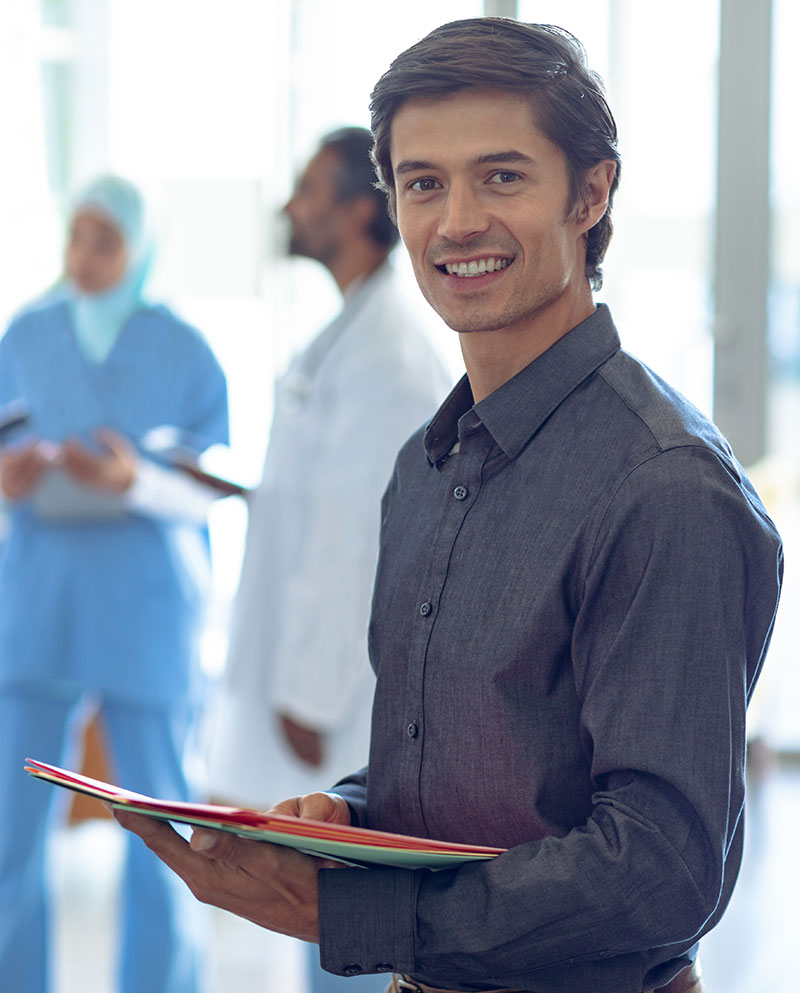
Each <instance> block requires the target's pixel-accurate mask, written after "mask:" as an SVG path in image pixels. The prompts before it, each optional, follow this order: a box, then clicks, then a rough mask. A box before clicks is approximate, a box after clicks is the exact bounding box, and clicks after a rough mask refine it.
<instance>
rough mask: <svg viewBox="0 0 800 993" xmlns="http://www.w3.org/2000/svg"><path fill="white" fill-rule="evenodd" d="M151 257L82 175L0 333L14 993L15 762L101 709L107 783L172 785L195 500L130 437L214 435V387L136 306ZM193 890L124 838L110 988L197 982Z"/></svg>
mask: <svg viewBox="0 0 800 993" xmlns="http://www.w3.org/2000/svg"><path fill="white" fill-rule="evenodd" d="M151 250H152V243H151V239H150V235H149V230H148V223H147V219H146V214H145V209H144V204H143V201H142V197H141V195H140V193H139V192H138V191H137V189H136V188H135V187H133V186H132V185H131V184H130V183H128V182H127V181H125V180H123V179H121V178H118V177H115V176H103V177H101V178H99V179H97V180H96V181H94V182H92V183H91V184H89V186H88V187H87V188H86V189H85V190H84V191H83V192H82V193H81V194H80V195H79V196H78V198H77V199H76V200H75V202H74V204H73V208H72V213H71V218H70V226H69V234H68V238H67V246H66V252H65V276H64V279H63V281H62V282H61V283H60V284H59V285H58V286H57V287H56V289H55V290H53V291H51V292H49V293H48V294H46V296H45V297H44V298H42V299H41V300H40V301H38V302H37V303H35V304H33V305H31V306H29V307H28V308H26V309H25V310H24V311H23V312H22V314H21V315H20V316H19V317H17V318H16V319H15V320H14V321H13V322H12V324H11V326H10V327H9V329H8V331H7V332H6V334H5V336H4V337H3V338H2V339H1V340H0V405H2V404H9V403H13V402H14V401H22V402H23V403H24V404H25V405H26V406H27V409H28V413H29V420H28V424H27V425H26V428H25V434H24V436H23V437H22V439H21V440H19V441H18V442H17V443H16V444H14V445H13V446H9V447H7V448H5V449H4V450H3V452H2V457H0V487H1V488H2V494H3V497H4V498H5V500H6V502H7V505H8V506H7V508H6V509H7V511H8V515H9V531H8V536H7V540H6V543H5V546H4V547H3V549H2V558H0V798H1V799H2V804H3V809H4V811H5V812H6V816H5V817H4V818H3V821H2V824H0V989H3V990H9V991H11V990H13V991H14V993H43V991H46V990H47V989H48V988H49V986H48V984H49V975H48V973H49V967H50V965H49V957H48V923H49V900H48V891H47V886H46V884H45V875H44V862H45V848H46V841H47V833H48V826H49V824H51V823H52V815H53V813H54V812H53V811H52V810H51V809H50V808H51V806H52V805H53V804H54V802H55V797H54V795H53V794H54V791H52V790H48V789H42V788H41V784H39V783H35V782H34V781H33V780H29V779H27V778H26V777H25V776H23V775H20V769H21V765H22V763H23V761H24V759H25V757H26V756H32V757H35V758H41V759H44V760H45V761H49V762H53V763H56V764H59V765H70V766H73V767H74V766H75V765H76V764H77V762H79V756H77V755H76V754H75V751H76V746H77V741H78V737H79V733H80V730H81V727H82V724H83V723H84V722H85V720H86V716H87V708H89V707H90V706H99V707H100V712H101V714H102V717H103V725H104V727H105V729H106V732H107V737H108V744H109V750H110V757H111V763H112V768H113V775H114V778H115V780H116V781H117V782H119V783H121V784H123V785H124V786H126V787H128V788H130V789H133V790H136V791H139V792H143V793H148V794H155V795H163V796H170V797H176V798H178V797H185V798H188V788H187V782H186V778H185V776H184V772H183V752H184V746H185V742H186V736H187V731H188V728H189V724H190V718H191V716H192V709H193V706H194V704H195V702H196V698H197V690H198V688H199V681H198V679H197V674H196V669H195V662H196V648H197V644H196V643H197V637H198V633H199V632H198V628H199V623H200V620H201V615H202V610H203V605H204V598H205V594H206V588H207V585H208V572H209V562H208V543H207V534H206V530H205V513H206V510H207V508H208V506H209V504H210V502H211V499H212V496H211V494H210V491H206V490H205V489H204V488H203V487H201V486H200V485H199V484H198V483H196V482H195V481H193V480H190V479H188V478H187V477H185V476H184V475H182V474H180V473H178V472H177V471H176V470H173V469H170V468H167V467H164V466H161V465H158V464H156V463H155V462H153V461H151V460H149V459H148V458H147V457H146V456H145V455H144V454H142V452H141V451H140V448H141V444H142V440H143V439H144V438H145V437H146V435H147V434H148V432H151V431H153V430H154V429H156V428H159V427H162V426H165V425H168V426H170V427H171V428H174V429H177V430H178V431H179V432H186V433H188V434H189V435H190V436H191V437H192V438H193V439H194V442H195V444H196V445H197V447H198V448H199V449H202V448H204V447H206V446H208V445H211V444H213V443H226V442H227V437H228V413H227V389H226V383H225V378H224V376H223V373H222V371H221V369H220V367H219V365H218V363H217V361H216V359H215V358H214V356H213V354H212V352H211V350H210V348H209V347H208V345H207V344H206V343H205V341H204V340H203V338H202V337H201V336H200V334H199V333H198V332H197V331H196V330H194V329H193V328H192V327H190V326H188V325H187V324H185V323H183V322H182V321H181V320H179V319H178V318H177V317H175V316H174V315H173V314H172V313H171V312H170V311H169V310H167V309H166V308H165V307H163V306H154V305H150V304H149V303H147V302H146V301H145V299H144V297H143V290H144V285H145V281H146V278H147V274H148V270H149V266H150V261H151ZM48 812H49V816H48ZM193 903H194V901H193V900H192V899H191V897H190V895H189V894H188V893H186V892H184V888H182V887H181V886H180V885H176V882H175V880H174V878H172V877H171V874H169V873H166V872H164V871H163V870H162V868H161V867H160V866H159V864H158V862H157V861H156V860H155V859H153V858H152V857H151V856H150V853H149V852H148V851H147V850H146V849H145V848H144V846H142V845H131V846H129V848H128V851H127V857H126V865H125V873H124V884H123V896H122V907H121V918H122V932H123V934H122V943H121V954H120V963H119V986H118V988H119V990H120V991H121V993H143V991H145V990H146V991H147V993H196V991H197V990H198V989H199V982H198V972H199V964H198V940H197V939H198V935H196V934H195V933H194V932H195V931H196V930H197V927H199V926H200V925H201V918H200V917H199V916H198V914H197V911H196V909H195V908H194V907H193Z"/></svg>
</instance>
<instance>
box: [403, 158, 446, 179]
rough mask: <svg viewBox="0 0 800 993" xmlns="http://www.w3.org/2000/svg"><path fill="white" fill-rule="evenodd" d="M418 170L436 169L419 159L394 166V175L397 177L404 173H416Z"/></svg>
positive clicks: (407, 160)
mask: <svg viewBox="0 0 800 993" xmlns="http://www.w3.org/2000/svg"><path fill="white" fill-rule="evenodd" d="M420 169H436V166H435V165H434V164H433V163H432V162H423V161H422V160H421V159H416V160H415V159H406V160H405V161H404V162H400V163H398V164H397V166H395V170H394V173H395V175H396V176H397V175H399V174H401V173H404V172H418V171H419V170H420Z"/></svg>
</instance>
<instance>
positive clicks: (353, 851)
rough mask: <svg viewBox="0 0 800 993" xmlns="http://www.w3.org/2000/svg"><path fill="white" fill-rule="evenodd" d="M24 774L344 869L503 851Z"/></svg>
mask: <svg viewBox="0 0 800 993" xmlns="http://www.w3.org/2000/svg"><path fill="white" fill-rule="evenodd" d="M25 771H26V772H29V773H30V774H31V775H32V776H35V777H36V778H37V779H43V780H46V781H47V782H48V783H54V784H55V785H56V786H63V787H65V788H66V789H69V790H74V791H75V792H76V793H86V794H88V795H89V796H94V797H97V798H98V799H100V800H103V801H105V802H106V803H107V804H109V805H110V806H112V807H119V808H121V809H125V810H130V811H134V812H135V813H138V814H146V815H147V816H148V817H155V818H157V819H159V820H163V821H175V822H179V823H182V824H191V825H195V826H197V827H207V828H212V829H214V830H218V831H230V832H232V833H233V834H237V835H240V836H241V837H243V838H249V839H252V840H254V841H269V842H271V843H272V844H275V845H286V846H288V847H289V848H296V849H298V850H299V851H302V852H306V853H307V854H309V855H318V856H321V857H322V858H328V859H336V860H337V861H339V862H345V863H347V864H349V865H363V866H370V865H386V866H401V867H402V868H405V869H421V868H426V869H447V868H452V867H453V866H458V865H461V864H463V863H464V862H469V861H472V860H474V859H491V858H495V857H496V856H497V855H501V854H502V853H503V849H502V848H485V847H482V846H478V845H460V844H456V843H454V842H449V841H432V840H430V839H428V838H413V837H411V836H410V835H404V834H389V833H387V832H385V831H372V830H368V829H366V828H357V827H351V826H350V825H342V824H328V823H325V822H324V821H310V820H301V819H300V818H299V817H288V816H286V815H283V814H265V813H261V812H260V811H257V810H246V809H243V808H239V807H220V806H217V805H215V804H203V803H182V802H179V801H170V800H156V799H154V798H153V797H149V796H143V795H142V794H141V793H132V792H131V791H130V790H123V789H120V788H119V787H117V786H112V785H111V784H110V783H103V782H100V780H97V779H90V778H89V777H88V776H82V775H80V774H79V773H77V772H70V771H69V770H67V769H60V768H59V767H58V766H55V765H48V764H47V763H46V762H39V761H37V760H36V759H26V760H25Z"/></svg>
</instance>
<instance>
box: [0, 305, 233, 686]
mask: <svg viewBox="0 0 800 993" xmlns="http://www.w3.org/2000/svg"><path fill="white" fill-rule="evenodd" d="M15 399H23V400H24V401H25V402H26V403H27V405H28V406H29V408H30V411H31V421H30V431H31V434H32V435H33V436H36V437H39V438H44V439H50V440H53V441H62V440H64V439H66V438H67V437H70V436H73V437H74V436H77V437H79V438H81V439H83V440H84V441H90V440H91V439H92V435H93V432H94V431H95V430H96V429H97V428H98V427H101V426H106V427H111V428H114V429H116V430H118V431H120V432H121V433H122V434H124V435H125V436H127V437H128V438H129V439H130V440H131V441H132V442H133V443H134V444H136V443H137V441H138V440H140V439H141V438H142V437H143V436H144V435H145V434H146V433H147V432H148V431H149V430H150V429H152V428H154V427H159V426H162V425H171V426H174V427H176V428H179V429H184V430H186V431H188V432H191V434H192V435H196V436H199V437H200V438H202V439H204V440H205V442H206V443H207V444H208V445H211V444H215V443H227V440H228V408H227V390H226V385H225V378H224V375H223V373H222V370H221V369H220V366H219V364H218V363H217V361H216V359H215V358H214V356H213V354H212V352H211V349H210V348H209V347H208V345H207V344H206V342H205V341H204V340H203V338H202V337H201V336H200V334H199V333H198V332H197V331H196V330H194V329H193V328H191V327H190V326H188V325H187V324H184V323H183V322H181V321H180V320H178V319H177V318H176V317H175V316H174V315H173V314H172V313H170V311H169V310H167V309H166V308H165V307H161V306H158V307H144V308H142V309H140V310H138V311H136V312H135V313H134V314H133V316H132V317H131V318H130V319H129V320H128V321H127V323H126V324H125V326H124V327H123V329H122V331H121V332H120V334H119V337H118V338H117V340H116V342H115V344H114V346H113V348H112V349H111V352H110V353H109V355H108V357H107V358H106V360H105V361H104V362H102V363H94V362H91V361H89V360H88V359H87V358H86V357H85V356H84V354H83V352H82V350H81V349H80V347H79V345H78V342H77V339H76V336H75V333H74V330H73V327H72V325H71V321H70V315H69V309H68V306H67V304H66V302H65V301H63V300H61V301H56V302H54V303H52V302H51V303H47V304H45V305H43V306H41V307H38V308H32V309H30V310H28V311H27V312H25V313H24V314H23V315H21V316H20V317H19V318H17V319H16V320H15V321H14V322H13V323H12V324H11V326H10V327H9V329H8V331H7V332H6V334H5V336H4V337H3V338H2V340H0V404H4V403H8V402H11V401H12V400H15ZM207 556H208V547H207V535H206V533H205V529H204V528H202V527H198V526H197V525H194V524H191V523H188V522H181V521H175V520H166V519H157V518H154V517H146V516H144V515H142V514H137V513H133V512H126V513H124V514H123V515H121V516H119V517H115V518H105V519H103V518H99V519H92V520H82V521H77V522H76V521H63V522H55V523H54V522H52V521H49V520H44V519H43V518H41V517H39V516H37V514H36V512H35V511H34V509H33V508H32V506H31V505H30V503H29V502H28V501H20V502H18V503H16V504H15V505H13V508H12V510H11V513H10V530H9V534H8V538H7V540H6V543H5V547H4V548H3V551H2V557H0V687H2V686H4V685H5V686H8V685H12V684H13V685H21V684H22V685H24V684H31V683H33V684H41V683H42V682H46V683H47V684H48V685H50V686H57V685H58V683H59V682H62V681H63V682H66V683H69V684H74V683H76V682H77V683H80V684H82V685H84V686H85V687H86V688H88V689H91V690H93V691H97V692H99V693H101V694H104V695H111V696H121V697H123V698H125V699H128V700H131V701H140V702H142V703H144V704H156V705H163V704H167V703H169V702H170V701H171V700H175V699H176V697H181V696H185V694H186V693H187V692H188V690H189V688H190V685H191V675H192V668H193V667H192V663H193V661H194V660H195V657H196V639H197V633H198V620H199V613H200V611H201V609H202V607H203V600H204V595H203V594H204V587H205V585H206V584H205V579H206V578H207V577H206V575H205V573H206V572H207V565H208V559H207Z"/></svg>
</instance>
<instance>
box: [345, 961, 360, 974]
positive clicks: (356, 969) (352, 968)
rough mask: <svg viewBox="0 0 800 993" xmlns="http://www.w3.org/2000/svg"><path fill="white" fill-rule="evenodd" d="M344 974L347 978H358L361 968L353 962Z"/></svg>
mask: <svg viewBox="0 0 800 993" xmlns="http://www.w3.org/2000/svg"><path fill="white" fill-rule="evenodd" d="M342 972H343V973H344V974H345V976H357V975H358V974H359V972H361V966H360V965H357V964H356V963H355V962H353V963H352V964H351V965H346V966H345V967H344V969H342Z"/></svg>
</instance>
